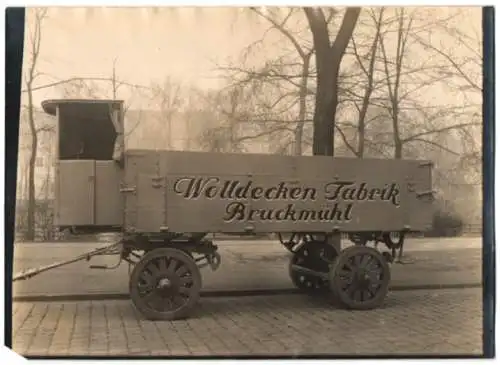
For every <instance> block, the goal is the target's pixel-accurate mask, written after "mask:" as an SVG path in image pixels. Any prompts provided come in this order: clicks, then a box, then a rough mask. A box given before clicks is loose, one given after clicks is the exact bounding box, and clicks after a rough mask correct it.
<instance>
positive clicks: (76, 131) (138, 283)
mask: <svg viewBox="0 0 500 365" xmlns="http://www.w3.org/2000/svg"><path fill="white" fill-rule="evenodd" d="M42 106H43V109H44V111H45V112H46V113H48V114H50V115H53V116H56V119H57V128H56V130H57V143H56V146H54V147H55V149H56V156H57V159H56V164H55V176H56V181H55V218H54V219H55V225H56V226H57V227H59V229H61V230H65V229H69V230H71V232H72V233H74V234H89V233H108V232H113V233H114V234H116V235H117V237H119V238H118V239H117V241H116V242H113V244H111V245H109V246H106V247H103V248H99V249H97V250H94V251H91V252H89V253H87V254H84V255H81V256H78V257H75V258H73V259H71V260H68V261H63V262H59V263H54V264H52V265H49V266H45V267H41V268H38V269H33V270H28V271H26V272H22V273H20V274H17V275H14V280H23V279H27V278H29V277H32V276H34V275H37V274H39V273H41V272H43V271H47V270H50V269H53V268H56V267H60V266H63V265H67V264H69V263H72V262H76V261H80V260H85V259H87V260H89V259H90V258H92V257H94V256H99V255H116V256H117V257H118V264H119V263H120V262H122V261H125V262H128V263H129V264H130V265H131V270H130V274H129V291H130V298H131V301H132V303H133V305H134V307H135V308H136V309H137V310H138V311H139V312H140V313H141V314H142V315H143V316H144V317H145V318H147V319H151V320H175V319H180V318H186V317H188V316H189V314H190V313H191V311H192V309H193V308H194V307H195V305H196V303H197V302H198V300H199V297H200V290H201V288H202V278H201V274H200V268H202V267H205V266H209V267H210V268H211V269H212V270H216V269H217V268H218V267H219V265H220V263H221V257H220V255H219V254H218V252H217V246H216V245H215V244H214V243H213V241H212V240H210V239H209V238H208V237H209V234H210V233H226V234H237V235H255V234H262V233H264V234H266V233H277V235H278V237H279V241H280V242H281V244H282V245H283V246H284V247H285V248H286V249H287V250H289V251H290V252H291V260H290V265H289V274H290V278H291V280H292V282H293V284H294V285H295V286H296V287H297V288H298V289H300V290H301V291H303V292H304V293H309V294H325V293H328V294H329V296H330V297H331V298H333V299H334V300H335V301H337V302H338V303H340V304H341V305H342V306H344V307H345V308H348V309H360V310H368V309H373V308H377V307H379V306H380V305H381V304H382V302H383V301H384V299H385V297H386V296H387V293H388V291H389V284H390V274H391V272H390V265H391V263H392V262H393V260H394V256H395V250H396V249H397V248H399V247H401V246H402V242H403V240H404V237H405V235H407V234H408V233H411V232H421V231H425V230H427V229H429V228H430V227H431V224H432V202H433V192H432V186H431V170H432V163H431V162H429V161H419V160H388V159H386V160H384V159H357V158H339V157H335V158H334V157H328V156H277V155H263V154H225V153H224V154H223V153H205V152H181V151H169V150H146V149H125V142H124V140H125V139H124V132H123V130H124V126H123V123H124V122H123V120H124V118H123V102H122V101H116V100H47V101H44V102H43V103H42ZM342 234H344V235H345V234H347V236H348V237H349V239H350V240H351V241H352V243H354V244H353V245H350V246H349V247H347V248H344V249H342V248H341V245H340V237H341V235H342ZM394 235H396V236H397V237H398V238H397V239H395V238H394ZM370 241H375V242H382V243H384V244H385V246H386V247H387V248H388V249H389V250H390V252H381V251H380V250H379V249H378V248H375V247H371V246H368V245H367V242H370ZM118 264H117V265H118ZM91 267H92V266H91ZM98 268H101V269H103V268H107V267H98Z"/></svg>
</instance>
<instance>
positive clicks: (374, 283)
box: [330, 246, 391, 310]
mask: <svg viewBox="0 0 500 365" xmlns="http://www.w3.org/2000/svg"><path fill="white" fill-rule="evenodd" d="M390 279H391V271H390V267H389V264H388V262H387V260H386V258H385V257H384V256H383V255H382V254H381V253H380V252H379V251H378V250H376V249H374V248H371V247H366V246H352V247H349V248H347V249H345V250H343V251H342V252H341V253H340V255H339V256H338V257H337V259H336V261H335V264H334V265H333V266H332V268H331V271H330V289H331V291H332V293H333V295H334V297H335V299H336V300H337V301H339V302H340V304H342V305H343V306H345V307H347V308H349V309H359V310H368V309H374V308H377V307H379V306H380V305H382V303H383V301H384V300H385V298H386V296H387V293H388V291H389V283H390Z"/></svg>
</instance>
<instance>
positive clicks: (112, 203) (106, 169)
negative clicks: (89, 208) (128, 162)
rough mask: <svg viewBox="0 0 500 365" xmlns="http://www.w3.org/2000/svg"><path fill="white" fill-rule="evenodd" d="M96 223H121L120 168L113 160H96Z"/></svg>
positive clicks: (115, 224)
mask: <svg viewBox="0 0 500 365" xmlns="http://www.w3.org/2000/svg"><path fill="white" fill-rule="evenodd" d="M95 164H96V167H95V171H96V187H95V204H96V209H95V212H96V221H95V224H96V225H100V226H121V225H122V224H123V196H122V195H121V194H120V182H121V177H122V170H121V169H120V167H119V166H118V164H117V163H116V162H115V161H96V163H95Z"/></svg>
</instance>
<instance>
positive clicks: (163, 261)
mask: <svg viewBox="0 0 500 365" xmlns="http://www.w3.org/2000/svg"><path fill="white" fill-rule="evenodd" d="M158 269H159V270H160V272H162V273H164V272H167V270H168V268H167V258H166V257H160V258H159V259H158Z"/></svg>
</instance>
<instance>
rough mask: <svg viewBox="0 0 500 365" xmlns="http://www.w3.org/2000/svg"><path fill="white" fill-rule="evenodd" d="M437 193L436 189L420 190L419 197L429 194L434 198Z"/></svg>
mask: <svg viewBox="0 0 500 365" xmlns="http://www.w3.org/2000/svg"><path fill="white" fill-rule="evenodd" d="M435 194H436V191H435V190H427V191H420V192H417V197H418V198H421V197H423V196H428V195H430V196H431V197H432V198H434V195H435Z"/></svg>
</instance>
